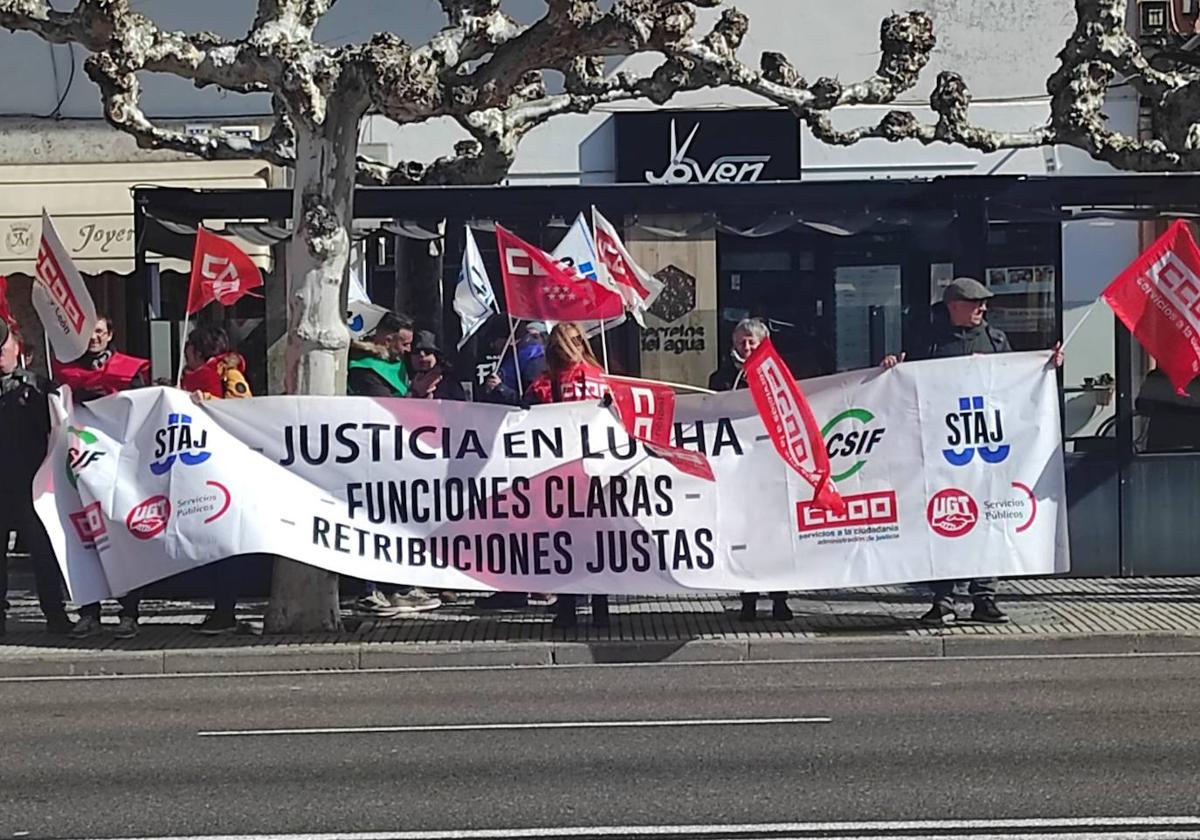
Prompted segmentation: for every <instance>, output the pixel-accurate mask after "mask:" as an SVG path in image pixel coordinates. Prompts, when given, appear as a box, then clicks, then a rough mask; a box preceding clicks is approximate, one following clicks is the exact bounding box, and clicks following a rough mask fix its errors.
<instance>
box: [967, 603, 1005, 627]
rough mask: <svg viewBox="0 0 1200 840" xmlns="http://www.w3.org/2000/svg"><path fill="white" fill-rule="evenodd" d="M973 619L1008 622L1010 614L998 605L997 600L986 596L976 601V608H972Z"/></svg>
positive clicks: (1000, 622)
mask: <svg viewBox="0 0 1200 840" xmlns="http://www.w3.org/2000/svg"><path fill="white" fill-rule="evenodd" d="M971 620H972V621H982V622H983V623H985V624H1006V623H1008V616H1007V615H1005V614H1004V612H1003V611H1002V610H1001V609H1000V608H999V607H997V606H996V602H995V601H993V600H992V599H991V598H985V599H984V600H982V601H976V602H975V609H973V610H971Z"/></svg>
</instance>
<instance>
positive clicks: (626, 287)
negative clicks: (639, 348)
mask: <svg viewBox="0 0 1200 840" xmlns="http://www.w3.org/2000/svg"><path fill="white" fill-rule="evenodd" d="M592 222H593V224H594V225H595V228H596V234H595V241H596V253H597V254H598V255H599V257H600V265H601V266H602V267H603V269H602V273H603V274H604V275H607V277H608V281H609V288H611V289H612V290H613V291H615V292H616V293H617V294H619V295H620V296H621V298H622V299H623V300H624V301H625V308H626V309H627V310H629V312H631V313H632V314H633V317H634V320H636V321H637V322H638V323H639V324H641V325H642V326H643V327H644V326H646V323H645V321H643V320H642V313H643V312H644V311H646V310H647V309H649V308H650V307H651V306H652V305H653V304H654V301H655V299H656V298H657V297H658V296H659V295H660V294H661V293H662V290H663V283H662V281H661V280H659V279H658V278H657V277H654V276H653V275H652V274H650V272H648V271H646V269H644V268H642V267H641V266H640V265H638V264H637V263H636V262H634V261H633V257H631V256H629V251H627V250H626V249H625V243H624V242H622V241H621V237H620V236H619V235H618V234H617V229H616V228H615V227H613V226H612V223H611V222H609V220H608V219H606V218H604V216H602V215H600V211H599V210H597V209H596V208H595V207H593V208H592Z"/></svg>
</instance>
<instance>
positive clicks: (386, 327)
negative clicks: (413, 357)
mask: <svg viewBox="0 0 1200 840" xmlns="http://www.w3.org/2000/svg"><path fill="white" fill-rule="evenodd" d="M412 342H413V322H412V319H410V318H408V317H406V316H404V315H397V314H396V313H395V312H389V313H387V314H386V315H384V316H383V318H382V319H380V321H379V325H378V326H377V327H376V328H375V332H373V333H371V337H370V338H369V339H358V340H356V341H352V342H350V364H349V370H348V373H347V376H346V393H348V394H350V395H351V396H354V397H406V396H408V389H409V382H408V370H407V368H406V366H405V364H404V357H405V356H407V355H408V352H409V351H410V350H411V349H412Z"/></svg>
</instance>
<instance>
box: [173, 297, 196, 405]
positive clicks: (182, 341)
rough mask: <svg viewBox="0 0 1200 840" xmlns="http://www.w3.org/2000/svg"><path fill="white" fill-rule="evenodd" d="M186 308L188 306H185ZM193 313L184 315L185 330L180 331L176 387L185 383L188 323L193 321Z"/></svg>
mask: <svg viewBox="0 0 1200 840" xmlns="http://www.w3.org/2000/svg"><path fill="white" fill-rule="evenodd" d="M184 308H185V309H186V307H184ZM191 319H192V313H191V312H185V313H184V316H183V330H181V331H180V333H179V370H178V372H177V373H176V374H175V387H176V388H178V387H180V386H181V385H182V384H183V365H184V362H185V360H186V359H187V354H186V353H185V352H184V350H185V348H186V347H187V331H188V324H189V323H190V322H191Z"/></svg>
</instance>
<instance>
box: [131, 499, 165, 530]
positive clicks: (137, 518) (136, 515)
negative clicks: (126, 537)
mask: <svg viewBox="0 0 1200 840" xmlns="http://www.w3.org/2000/svg"><path fill="white" fill-rule="evenodd" d="M170 518H171V502H170V500H169V499H167V497H166V496H151V497H150V498H149V499H146V500H145V501H144V502H140V503H139V504H136V505H134V506H133V510H131V511H129V516H127V517H126V518H125V527H126V528H128V529H129V533H130V534H132V535H133V536H135V537H137V538H138V539H139V540H149V539H153V538H154V537H157V536H158V535H159V534H161V533H162V532H163V531H165V530H167V522H168V521H169V520H170Z"/></svg>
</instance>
